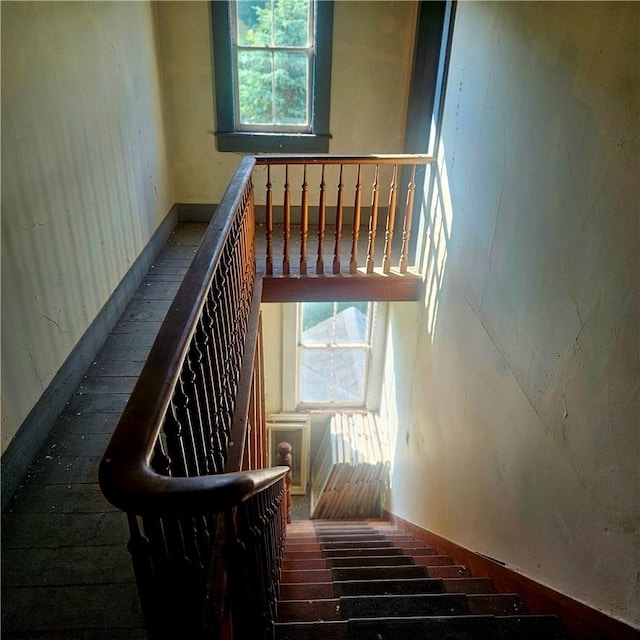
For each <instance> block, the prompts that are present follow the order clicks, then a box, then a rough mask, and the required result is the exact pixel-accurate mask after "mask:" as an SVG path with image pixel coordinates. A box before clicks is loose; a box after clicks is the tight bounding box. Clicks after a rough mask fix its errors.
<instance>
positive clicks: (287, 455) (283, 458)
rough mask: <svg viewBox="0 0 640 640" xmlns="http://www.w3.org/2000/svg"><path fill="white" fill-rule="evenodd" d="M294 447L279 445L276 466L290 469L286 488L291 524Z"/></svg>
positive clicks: (286, 506)
mask: <svg viewBox="0 0 640 640" xmlns="http://www.w3.org/2000/svg"><path fill="white" fill-rule="evenodd" d="M292 450H293V447H292V446H291V445H290V444H289V443H288V442H281V443H280V444H279V445H278V450H277V454H276V466H283V467H289V473H287V475H286V476H285V478H284V486H285V493H284V495H285V501H286V503H285V513H286V514H287V522H291V465H292V464H293V457H292V455H291V451H292Z"/></svg>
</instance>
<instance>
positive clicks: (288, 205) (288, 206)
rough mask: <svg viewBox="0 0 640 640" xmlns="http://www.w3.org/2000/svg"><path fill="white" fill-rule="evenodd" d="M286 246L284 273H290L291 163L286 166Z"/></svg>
mask: <svg viewBox="0 0 640 640" xmlns="http://www.w3.org/2000/svg"><path fill="white" fill-rule="evenodd" d="M283 234H284V247H283V257H282V273H283V274H284V275H289V238H290V237H291V201H290V195H289V165H288V164H287V165H285V168H284V229H283Z"/></svg>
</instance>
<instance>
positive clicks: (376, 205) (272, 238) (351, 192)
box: [253, 154, 433, 275]
mask: <svg viewBox="0 0 640 640" xmlns="http://www.w3.org/2000/svg"><path fill="white" fill-rule="evenodd" d="M255 160H256V169H255V170H254V173H253V181H254V184H255V190H256V202H257V203H259V204H258V205H257V210H258V214H259V215H260V218H261V219H260V220H259V222H262V223H263V224H264V231H265V245H266V247H265V255H264V256H261V255H259V256H258V268H259V270H260V271H263V272H264V273H265V274H266V275H274V274H282V275H290V274H299V275H307V274H316V275H325V274H333V275H337V274H341V273H348V274H352V275H355V274H357V273H359V272H363V273H367V274H373V273H374V271H379V272H380V273H384V274H389V273H391V272H392V270H394V271H395V272H396V273H400V274H404V273H406V272H407V268H408V266H409V245H410V238H411V231H412V229H411V227H412V220H413V205H414V193H415V187H416V173H417V170H418V168H421V167H424V166H425V165H427V164H429V163H431V162H432V161H433V158H432V157H431V156H427V155H406V154H405V155H368V156H353V155H343V156H338V155H316V156H303V155H299V156H282V155H266V156H258V157H256V159H255ZM259 174H262V175H259ZM276 250H277V253H278V255H277V256H276V255H274V254H276ZM263 259H264V263H263V262H262V260H263Z"/></svg>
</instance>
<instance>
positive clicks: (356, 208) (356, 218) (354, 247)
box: [349, 165, 362, 273]
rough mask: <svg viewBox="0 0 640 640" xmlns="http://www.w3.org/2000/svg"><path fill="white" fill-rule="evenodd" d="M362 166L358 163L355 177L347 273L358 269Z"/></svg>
mask: <svg viewBox="0 0 640 640" xmlns="http://www.w3.org/2000/svg"><path fill="white" fill-rule="evenodd" d="M361 169H362V166H361V165H358V177H357V178H356V197H355V201H354V204H353V234H352V238H353V239H352V242H351V260H350V261H349V273H356V272H357V270H358V239H359V237H360V206H361V202H362V183H361V182H360V172H361Z"/></svg>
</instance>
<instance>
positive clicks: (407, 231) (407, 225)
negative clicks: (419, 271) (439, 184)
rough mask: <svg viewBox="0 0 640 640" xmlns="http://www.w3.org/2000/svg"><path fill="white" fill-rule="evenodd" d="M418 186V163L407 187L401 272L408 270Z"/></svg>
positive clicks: (414, 166) (412, 171)
mask: <svg viewBox="0 0 640 640" xmlns="http://www.w3.org/2000/svg"><path fill="white" fill-rule="evenodd" d="M415 188H416V165H415V164H414V165H413V169H412V170H411V180H410V181H409V185H408V188H407V206H406V208H405V212H404V224H403V226H402V248H401V249H400V273H406V272H407V254H408V253H409V238H410V236H411V223H412V218H413V194H414V191H415Z"/></svg>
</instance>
